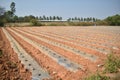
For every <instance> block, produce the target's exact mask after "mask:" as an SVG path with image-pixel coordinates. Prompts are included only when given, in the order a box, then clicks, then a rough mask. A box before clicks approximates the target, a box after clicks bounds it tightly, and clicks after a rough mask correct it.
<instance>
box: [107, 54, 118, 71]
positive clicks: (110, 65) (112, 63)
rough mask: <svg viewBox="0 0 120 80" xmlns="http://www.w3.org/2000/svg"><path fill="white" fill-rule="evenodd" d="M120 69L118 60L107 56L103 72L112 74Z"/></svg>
mask: <svg viewBox="0 0 120 80" xmlns="http://www.w3.org/2000/svg"><path fill="white" fill-rule="evenodd" d="M118 68H120V59H119V58H118V57H116V56H114V55H113V54H109V55H108V57H107V60H106V62H105V72H108V73H114V72H117V71H118Z"/></svg>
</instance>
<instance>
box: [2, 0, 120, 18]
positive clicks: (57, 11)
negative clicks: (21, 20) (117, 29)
mask: <svg viewBox="0 0 120 80" xmlns="http://www.w3.org/2000/svg"><path fill="white" fill-rule="evenodd" d="M12 1H13V2H15V3H16V13H15V14H16V15H18V16H25V15H34V16H43V15H46V16H54V15H55V16H62V17H63V18H64V19H66V18H69V17H96V18H99V19H103V18H105V17H107V16H111V15H115V14H120V0H0V6H2V7H4V8H5V9H6V10H9V9H10V8H9V6H10V4H11V2H12Z"/></svg>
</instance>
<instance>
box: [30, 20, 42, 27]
mask: <svg viewBox="0 0 120 80" xmlns="http://www.w3.org/2000/svg"><path fill="white" fill-rule="evenodd" d="M30 23H31V25H32V26H42V24H41V23H40V22H38V21H37V20H36V19H32V20H31V21H30Z"/></svg>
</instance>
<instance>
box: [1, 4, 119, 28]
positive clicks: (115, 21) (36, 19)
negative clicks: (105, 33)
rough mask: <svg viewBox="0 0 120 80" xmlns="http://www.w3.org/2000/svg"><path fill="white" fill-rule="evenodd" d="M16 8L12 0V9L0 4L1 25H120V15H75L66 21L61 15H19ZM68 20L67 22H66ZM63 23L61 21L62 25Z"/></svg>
mask: <svg viewBox="0 0 120 80" xmlns="http://www.w3.org/2000/svg"><path fill="white" fill-rule="evenodd" d="M15 12H16V8H15V3H14V2H12V3H11V5H10V10H8V11H6V10H5V8H3V7H1V6H0V26H4V24H5V23H16V22H30V23H32V25H34V24H35V25H41V24H40V22H44V21H46V22H47V21H49V22H50V21H53V22H54V21H55V22H56V21H58V22H62V25H69V26H70V25H73V26H74V25H76V26H91V25H112V26H120V15H119V14H117V15H113V16H109V17H107V18H105V19H103V20H100V19H97V18H94V17H87V18H83V17H74V18H68V19H67V20H66V21H63V18H62V17H61V16H45V15H43V16H33V15H28V16H23V17H21V16H20V17H19V16H17V15H15ZM66 22H67V23H66ZM57 24H58V23H54V24H53V23H52V24H50V25H57ZM60 24H61V23H59V25H60Z"/></svg>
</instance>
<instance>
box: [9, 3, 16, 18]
mask: <svg viewBox="0 0 120 80" xmlns="http://www.w3.org/2000/svg"><path fill="white" fill-rule="evenodd" d="M10 8H11V15H12V16H13V15H14V13H15V11H16V10H15V3H14V2H12V3H11V5H10Z"/></svg>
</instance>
